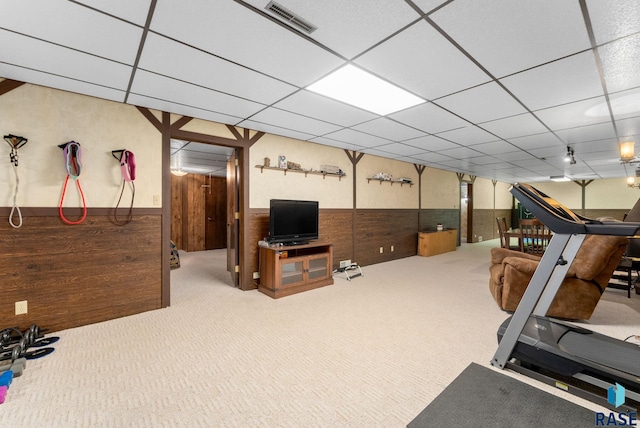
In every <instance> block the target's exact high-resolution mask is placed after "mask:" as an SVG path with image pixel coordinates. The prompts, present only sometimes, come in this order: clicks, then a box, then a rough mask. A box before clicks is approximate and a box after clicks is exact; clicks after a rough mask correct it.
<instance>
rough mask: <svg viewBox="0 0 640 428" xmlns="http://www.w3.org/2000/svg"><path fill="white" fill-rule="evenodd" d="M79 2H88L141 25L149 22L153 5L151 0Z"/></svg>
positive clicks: (106, 11) (87, 0)
mask: <svg viewBox="0 0 640 428" xmlns="http://www.w3.org/2000/svg"><path fill="white" fill-rule="evenodd" d="M78 3H83V4H86V5H87V6H90V7H92V8H94V9H98V10H101V11H103V12H105V13H108V14H110V15H113V16H117V17H118V18H122V19H125V20H127V21H130V22H133V23H134V24H138V25H140V26H144V25H145V23H146V22H147V15H148V14H149V7H150V6H151V1H150V0H137V1H128V0H116V1H113V0H111V1H104V0H78Z"/></svg>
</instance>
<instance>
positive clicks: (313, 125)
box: [251, 107, 341, 135]
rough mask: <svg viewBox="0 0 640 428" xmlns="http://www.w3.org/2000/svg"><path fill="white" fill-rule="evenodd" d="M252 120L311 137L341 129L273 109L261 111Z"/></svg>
mask: <svg viewBox="0 0 640 428" xmlns="http://www.w3.org/2000/svg"><path fill="white" fill-rule="evenodd" d="M251 120H255V121H257V122H262V123H269V124H271V125H275V126H279V127H281V128H288V129H292V130H295V131H298V132H302V133H305V134H311V135H324V134H329V133H331V132H334V131H337V130H339V129H341V127H340V126H337V125H333V124H331V123H328V122H322V121H320V120H316V119H312V118H310V117H305V116H301V115H299V114H295V113H290V112H288V111H284V110H280V109H277V108H273V107H268V108H266V109H264V110H262V111H259V112H258V113H256V114H254V115H253V116H252V117H251Z"/></svg>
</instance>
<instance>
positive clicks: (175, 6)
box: [151, 0, 344, 87]
mask: <svg viewBox="0 0 640 428" xmlns="http://www.w3.org/2000/svg"><path fill="white" fill-rule="evenodd" d="M220 17H224V18H223V19H220ZM194 28H195V29H197V31H194ZM151 29H152V30H153V31H155V32H158V33H160V34H165V35H167V36H169V37H172V38H174V39H176V40H178V41H181V42H184V43H187V44H189V45H191V46H194V47H196V48H199V49H203V50H205V51H207V52H209V53H212V54H215V55H218V56H220V57H222V58H225V59H228V60H229V61H233V62H236V63H238V64H244V65H245V66H247V67H248V68H251V69H254V70H256V71H259V72H262V73H264V74H266V75H269V76H272V77H274V78H276V79H281V80H283V81H285V82H289V83H290V84H292V85H295V86H299V87H305V86H307V85H309V84H311V83H313V82H314V81H316V80H318V79H319V78H320V77H322V76H324V75H326V74H327V73H329V72H330V71H332V70H334V69H336V68H338V67H339V66H340V65H342V64H344V59H341V58H339V57H337V56H336V55H334V54H332V53H330V52H328V51H326V50H325V49H323V48H321V47H319V46H317V45H316V44H314V43H312V42H311V41H308V40H305V39H304V38H302V37H300V36H299V35H297V34H294V33H293V32H291V31H289V30H287V29H285V28H282V27H281V26H280V25H278V24H277V23H275V22H272V21H271V20H269V19H267V18H265V17H263V16H261V15H260V14H258V13H256V12H254V11H252V10H250V9H249V8H247V7H245V6H242V5H241V4H240V3H237V2H233V1H229V2H227V1H225V2H220V1H206V0H183V1H180V2H170V1H163V2H158V3H157V5H156V9H155V12H154V15H153V20H152V22H151Z"/></svg>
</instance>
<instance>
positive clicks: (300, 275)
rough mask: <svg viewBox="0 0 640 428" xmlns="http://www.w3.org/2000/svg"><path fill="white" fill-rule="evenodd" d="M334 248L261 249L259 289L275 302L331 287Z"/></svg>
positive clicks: (302, 246) (314, 245)
mask: <svg viewBox="0 0 640 428" xmlns="http://www.w3.org/2000/svg"><path fill="white" fill-rule="evenodd" d="M332 268H333V245H332V244H327V243H311V244H306V245H296V246H278V247H260V285H259V286H258V290H260V291H261V292H263V293H264V294H266V295H267V296H270V297H273V298H274V299H277V298H279V297H284V296H289V295H291V294H295V293H300V292H302V291H307V290H312V289H314V288H318V287H323V286H325V285H331V284H333V277H332V272H333V269H332Z"/></svg>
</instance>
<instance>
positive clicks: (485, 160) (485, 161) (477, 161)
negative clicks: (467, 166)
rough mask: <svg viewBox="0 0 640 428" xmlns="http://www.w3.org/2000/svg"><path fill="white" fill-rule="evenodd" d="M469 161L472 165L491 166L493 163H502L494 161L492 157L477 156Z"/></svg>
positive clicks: (498, 160) (497, 160)
mask: <svg viewBox="0 0 640 428" xmlns="http://www.w3.org/2000/svg"><path fill="white" fill-rule="evenodd" d="M470 161H471V162H473V164H474V165H485V166H487V165H493V164H494V163H499V162H502V160H500V159H496V158H494V157H493V156H488V155H487V156H478V157H475V158H470Z"/></svg>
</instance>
